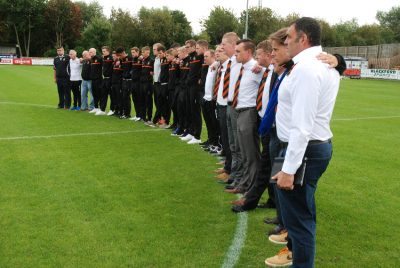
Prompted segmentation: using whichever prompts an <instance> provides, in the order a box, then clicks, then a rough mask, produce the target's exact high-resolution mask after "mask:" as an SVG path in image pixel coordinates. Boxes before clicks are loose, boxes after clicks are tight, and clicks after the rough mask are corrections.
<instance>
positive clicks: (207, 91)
mask: <svg viewBox="0 0 400 268" xmlns="http://www.w3.org/2000/svg"><path fill="white" fill-rule="evenodd" d="M217 72H218V68H217V69H215V70H213V68H211V67H209V68H208V72H207V77H206V83H205V87H204V97H203V98H204V99H205V100H206V101H211V100H212V97H213V93H214V84H215V79H216V77H217Z"/></svg>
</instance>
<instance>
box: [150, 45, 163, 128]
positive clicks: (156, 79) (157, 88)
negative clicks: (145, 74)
mask: <svg viewBox="0 0 400 268" xmlns="http://www.w3.org/2000/svg"><path fill="white" fill-rule="evenodd" d="M163 47H164V46H163V45H162V44H160V43H156V44H154V45H153V55H154V73H153V84H154V104H155V106H156V112H155V115H154V118H153V120H154V121H155V122H153V124H157V123H158V121H159V120H160V119H161V117H160V114H161V111H160V106H161V105H160V99H161V97H160V95H161V93H160V92H161V83H160V73H161V59H160V58H159V57H158V49H159V48H163ZM164 49H165V48H164Z"/></svg>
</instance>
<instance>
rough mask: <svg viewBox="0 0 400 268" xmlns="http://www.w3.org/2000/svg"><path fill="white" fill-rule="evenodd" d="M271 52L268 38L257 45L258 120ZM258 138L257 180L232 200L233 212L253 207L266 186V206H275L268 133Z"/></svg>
mask: <svg viewBox="0 0 400 268" xmlns="http://www.w3.org/2000/svg"><path fill="white" fill-rule="evenodd" d="M271 53H272V46H271V42H270V41H269V40H264V41H262V42H260V43H259V44H258V45H257V48H256V59H257V62H258V64H259V65H260V66H262V67H265V71H264V72H262V79H261V81H260V83H259V86H258V90H257V99H256V109H257V112H258V115H259V119H258V120H259V121H260V119H261V118H262V117H263V116H264V114H265V110H266V108H267V104H268V98H269V90H270V85H271V77H272V74H273V69H274V67H273V65H272V64H271ZM260 138H261V144H262V152H261V160H260V169H259V172H258V176H257V180H256V181H255V182H254V183H253V184H252V185H251V187H250V190H249V191H248V192H247V193H246V195H244V196H243V198H241V199H238V200H235V201H232V204H234V206H233V207H232V211H233V212H243V211H247V210H252V209H255V208H256V207H257V204H258V201H259V200H260V198H261V196H262V194H263V193H264V191H265V189H266V188H267V187H268V201H267V205H268V208H275V201H274V200H275V194H274V190H273V185H272V184H270V183H269V181H270V178H271V175H270V173H271V159H270V150H269V142H270V137H269V135H264V136H262V137H260Z"/></svg>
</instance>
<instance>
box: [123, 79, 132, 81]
mask: <svg viewBox="0 0 400 268" xmlns="http://www.w3.org/2000/svg"><path fill="white" fill-rule="evenodd" d="M122 80H125V81H132V79H131V78H122Z"/></svg>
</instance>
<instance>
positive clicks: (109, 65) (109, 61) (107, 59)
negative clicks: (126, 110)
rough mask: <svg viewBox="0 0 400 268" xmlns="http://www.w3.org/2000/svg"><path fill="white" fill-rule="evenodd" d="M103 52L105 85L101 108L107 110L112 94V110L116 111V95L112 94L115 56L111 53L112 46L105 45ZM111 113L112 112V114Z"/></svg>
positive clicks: (101, 96)
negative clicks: (108, 100)
mask: <svg viewBox="0 0 400 268" xmlns="http://www.w3.org/2000/svg"><path fill="white" fill-rule="evenodd" d="M101 52H102V54H103V85H102V87H101V94H100V110H101V111H102V112H105V111H106V108H107V99H108V95H109V94H110V111H114V109H115V108H114V105H115V103H114V102H115V100H114V98H113V97H114V96H112V94H111V76H112V71H113V62H114V60H113V58H112V56H111V55H110V48H109V47H107V46H104V47H102V48H101ZM110 115H111V114H110Z"/></svg>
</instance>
